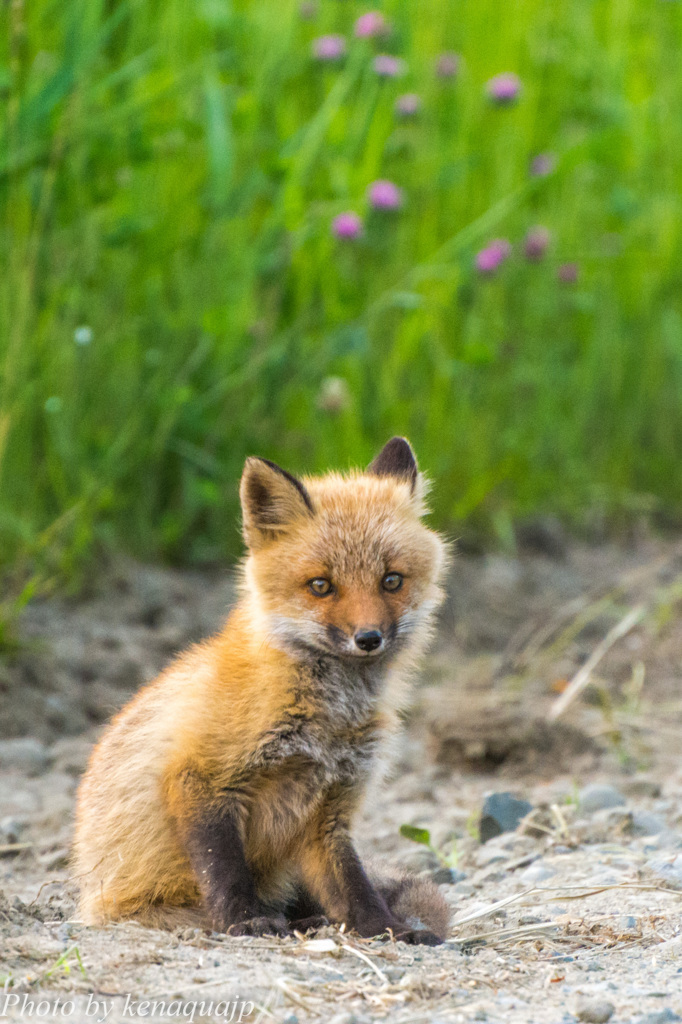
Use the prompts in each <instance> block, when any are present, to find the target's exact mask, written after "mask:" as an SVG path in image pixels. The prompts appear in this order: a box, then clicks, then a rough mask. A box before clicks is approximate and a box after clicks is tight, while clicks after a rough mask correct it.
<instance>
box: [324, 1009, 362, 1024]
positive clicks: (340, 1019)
mask: <svg viewBox="0 0 682 1024" xmlns="http://www.w3.org/2000/svg"><path fill="white" fill-rule="evenodd" d="M356 1021H357V1017H356V1016H355V1014H354V1013H350V1011H349V1010H342V1011H341V1013H337V1014H335V1015H334V1016H333V1017H332V1018H331V1020H330V1021H329V1024H356Z"/></svg>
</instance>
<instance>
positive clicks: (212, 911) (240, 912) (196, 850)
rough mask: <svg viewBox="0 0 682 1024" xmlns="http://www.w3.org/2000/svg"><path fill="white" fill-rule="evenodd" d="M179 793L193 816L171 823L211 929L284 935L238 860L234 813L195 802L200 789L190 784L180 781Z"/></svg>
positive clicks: (194, 782)
mask: <svg viewBox="0 0 682 1024" xmlns="http://www.w3.org/2000/svg"><path fill="white" fill-rule="evenodd" d="M182 787H183V790H184V794H185V798H184V799H183V800H181V801H180V802H181V806H182V807H183V808H185V807H187V808H194V813H192V812H191V811H190V812H189V813H187V812H185V813H183V814H182V815H180V816H176V820H177V822H178V826H179V831H180V838H181V840H182V843H183V845H184V847H185V849H186V851H187V854H188V856H189V860H190V863H191V865H192V869H193V871H194V874H195V876H196V879H197V883H198V886H199V890H200V892H201V894H202V897H203V899H204V903H205V905H206V909H207V911H208V914H209V917H210V919H211V922H212V924H213V928H214V929H215V930H216V931H223V932H227V934H228V935H282V936H284V935H288V934H289V929H288V927H287V923H286V921H285V919H284V917H282V916H276V917H274V916H272V915H271V912H269V911H268V908H266V907H265V906H264V905H263V904H262V903H261V901H260V900H259V898H258V894H257V892H256V885H255V882H254V879H253V876H252V874H251V871H250V869H249V866H248V864H247V862H246V858H245V856H244V846H243V843H242V838H241V834H240V831H239V824H238V822H239V817H238V811H237V807H236V806H235V805H234V804H233V803H228V804H225V805H222V806H216V804H215V802H213V803H211V802H209V800H207V799H204V800H201V799H197V790H201V788H202V786H201V783H200V782H199V781H198V780H196V779H195V778H192V777H189V776H187V777H185V779H184V780H183V783H182ZM188 791H189V792H188ZM190 794H191V796H190V799H187V797H188V796H189V795H190Z"/></svg>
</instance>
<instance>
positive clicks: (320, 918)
mask: <svg viewBox="0 0 682 1024" xmlns="http://www.w3.org/2000/svg"><path fill="white" fill-rule="evenodd" d="M284 914H285V916H286V919H287V921H288V922H289V927H290V928H291V929H292V930H293V929H295V930H296V931H297V932H307V931H310V930H316V929H318V928H324V926H325V925H326V924H329V921H328V919H327V918H326V917H325V913H324V908H323V906H322V904H321V903H320V901H319V900H316V899H315V897H314V896H312V895H311V894H310V893H309V892H308V890H307V889H306V888H304V887H303V886H299V888H298V891H297V892H296V895H295V896H294V898H293V899H291V900H290V901H289V902H288V903H287V905H286V907H285V909H284Z"/></svg>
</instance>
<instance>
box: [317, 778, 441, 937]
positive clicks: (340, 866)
mask: <svg viewBox="0 0 682 1024" xmlns="http://www.w3.org/2000/svg"><path fill="white" fill-rule="evenodd" d="M349 796H350V794H348V792H347V791H344V790H343V789H340V790H339V791H338V792H337V793H336V794H335V795H334V798H330V800H329V802H328V804H327V806H326V807H325V809H324V810H323V812H322V813H321V815H320V818H319V819H318V822H317V828H316V830H315V832H314V833H313V834H311V835H310V839H309V843H308V844H307V846H306V847H305V848H304V849H303V850H302V851H301V854H302V861H301V867H302V871H303V880H304V883H305V885H306V887H307V888H308V889H309V890H310V891H311V892H312V894H313V895H314V896H315V898H316V899H317V900H319V902H320V903H321V905H322V907H323V908H324V911H325V913H326V914H327V915H328V917H329V918H330V920H333V921H337V922H339V923H341V922H344V923H345V924H346V926H347V927H348V928H352V929H354V930H355V931H357V932H358V933H359V934H360V935H362V936H366V937H370V936H373V935H384V934H386V933H387V932H390V933H391V934H392V935H393V937H394V938H395V939H399V940H401V941H402V942H409V943H412V944H416V943H423V944H424V945H428V946H436V945H439V944H440V943H441V942H442V939H441V938H439V936H438V935H436V934H434V933H433V932H431V931H427V930H426V929H424V928H413V927H411V926H410V924H408V923H407V922H406V921H404V920H403V919H402V918H401V917H398V916H397V915H396V914H394V913H393V911H392V910H391V908H390V907H389V905H388V903H387V902H386V900H385V899H384V897H383V896H382V895H381V893H380V892H379V891H378V890H377V889H376V888H375V886H374V885H372V883H371V882H370V880H369V878H368V877H367V875H366V873H365V871H364V868H363V867H362V864H361V863H360V860H359V858H358V855H357V853H356V852H355V850H354V848H353V844H352V842H351V839H350V836H349V834H348V811H349V803H348V801H349Z"/></svg>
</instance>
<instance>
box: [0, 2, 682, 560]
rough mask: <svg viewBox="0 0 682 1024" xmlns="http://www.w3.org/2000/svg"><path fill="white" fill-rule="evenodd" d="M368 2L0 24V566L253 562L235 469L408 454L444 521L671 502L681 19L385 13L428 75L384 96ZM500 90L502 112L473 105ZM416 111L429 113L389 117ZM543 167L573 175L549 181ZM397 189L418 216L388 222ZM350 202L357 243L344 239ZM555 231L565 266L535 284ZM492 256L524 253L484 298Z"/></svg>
mask: <svg viewBox="0 0 682 1024" xmlns="http://www.w3.org/2000/svg"><path fill="white" fill-rule="evenodd" d="M368 6H371V5H368ZM366 9H367V7H366V6H365V5H364V4H360V3H358V2H357V0H343V2H341V0H319V7H318V13H317V17H316V19H315V20H314V21H306V20H304V19H302V18H301V17H300V16H299V12H298V3H293V2H291V0H258V2H255V0H252V2H245V0H232V2H230V0H195V2H192V3H188V2H187V0H163V2H161V0H146V2H143V0H68V3H64V2H60V0H32V2H31V3H29V2H28V0H13V2H12V3H9V4H4V5H3V6H2V8H1V10H0V47H1V48H2V49H1V50H0V103H1V105H2V113H3V123H2V134H1V136H0V207H1V209H2V223H1V225H0V251H1V253H2V275H1V280H0V326H1V330H0V560H2V562H3V563H4V564H5V565H9V564H12V562H13V561H14V563H15V564H16V560H17V559H19V558H26V557H29V558H31V559H38V560H44V561H46V562H47V564H48V565H49V566H50V567H52V568H56V569H58V570H59V571H70V570H71V569H72V568H73V567H74V566H76V565H78V564H82V560H83V559H84V558H86V557H87V556H88V554H89V553H90V552H91V551H92V550H93V547H94V546H96V545H105V546H114V547H124V548H126V549H128V550H131V551H133V552H135V553H137V554H140V555H142V556H144V557H148V558H154V557H170V558H173V559H177V560H195V559H205V558H215V557H221V556H225V555H228V556H229V555H233V554H234V553H235V552H236V551H237V550H238V547H239V539H238V532H237V527H236V519H235V516H236V511H237V506H236V485H237V480H238V477H239V473H240V470H241V466H242V462H243V459H244V457H245V455H247V454H249V453H257V454H262V455H265V456H268V457H270V458H274V459H276V460H278V461H281V462H282V463H283V464H285V465H286V466H287V467H288V468H289V469H291V470H293V471H316V470H322V469H324V468H326V467H329V466H341V467H344V466H347V465H349V464H357V463H363V462H364V461H368V460H369V459H370V458H371V456H372V454H373V452H374V451H375V450H376V448H377V447H378V446H379V445H380V444H381V443H383V441H385V440H386V438H387V437H389V436H390V435H391V434H393V433H404V434H407V435H408V436H409V437H410V438H411V440H412V441H413V443H414V445H415V447H416V450H417V453H418V455H419V457H420V460H421V463H422V465H423V466H424V467H425V468H426V469H427V470H428V472H429V473H430V475H431V476H432V477H433V478H434V479H435V481H436V486H435V488H434V492H433V503H434V508H435V512H436V517H437V520H438V522H440V523H441V524H445V525H447V526H448V527H450V528H452V529H455V530H456V529H459V528H460V526H461V524H462V523H464V522H469V523H470V524H472V525H473V526H474V527H475V528H476V529H484V530H488V531H493V533H496V534H497V535H498V536H499V537H501V538H504V537H506V536H508V535H509V533H510V524H511V523H512V521H513V519H514V518H516V517H519V516H524V515H527V514H530V513H533V512H537V511H549V512H553V513H558V514H560V515H562V516H564V517H566V518H567V519H569V520H572V521H573V522H580V520H581V517H583V516H584V515H585V514H586V511H589V512H590V514H593V513H594V512H595V510H596V511H597V512H598V513H599V514H600V515H602V516H606V517H607V518H610V519H614V520H617V519H618V518H619V517H621V518H622V517H627V516H630V515H641V514H642V512H645V513H647V512H649V511H651V510H655V509H661V510H665V509H674V508H675V507H676V506H678V505H679V502H680V499H681V498H682V474H681V473H680V472H679V454H680V451H681V450H682V288H681V285H682V273H681V269H680V268H681V267H682V244H681V238H680V191H681V189H682V102H681V101H682V66H681V65H680V59H679V55H680V52H682V5H680V4H677V3H674V2H665V0H611V2H608V3H607V2H606V0H574V2H572V3H556V2H553V0H516V2H512V3H509V4H501V3H499V2H498V0H457V2H455V0H419V2H418V3H407V2H406V0H402V2H398V0H392V2H391V0H387V2H385V3H384V4H383V6H382V10H383V11H384V13H385V14H386V15H387V17H388V18H389V19H390V20H391V22H392V24H393V33H392V35H391V36H390V38H389V39H388V40H387V41H385V42H383V43H382V44H381V46H382V48H385V49H387V50H389V51H390V52H394V53H396V54H399V55H400V56H402V57H403V58H404V59H405V61H406V62H407V65H408V73H407V74H406V76H405V77H404V78H403V79H402V80H400V81H384V82H382V81H379V80H378V79H377V77H376V75H375V74H374V73H373V71H372V68H371V56H372V53H373V52H374V51H375V50H376V48H377V46H376V44H374V43H372V42H371V41H365V40H357V41H356V40H354V39H353V38H352V25H353V22H354V19H355V18H356V17H357V16H358V14H360V13H362V12H363V11H364V10H366ZM324 32H343V33H344V34H346V35H347V36H348V37H349V52H348V56H347V58H346V59H345V61H343V62H342V63H340V64H338V65H334V66H321V65H319V64H316V63H315V62H314V61H313V60H311V58H310V44H311V41H312V39H313V38H314V37H315V36H317V35H319V34H322V33H324ZM443 50H455V51H457V52H459V53H461V54H462V57H463V66H462V69H461V72H460V74H459V75H458V76H457V78H456V79H454V80H448V81H443V80H439V79H438V78H437V77H436V75H435V74H434V62H435V60H436V58H437V56H438V54H439V53H441V52H442V51H443ZM501 71H514V72H516V73H517V74H518V75H519V76H520V78H521V80H522V83H523V92H522V95H521V97H520V99H519V101H518V102H517V103H516V104H514V105H512V106H507V107H495V106H493V105H492V104H491V103H490V102H488V101H487V100H486V98H485V95H484V86H485V82H486V81H487V79H488V78H489V77H491V76H492V75H494V74H496V73H498V72H501ZM404 91H416V92H418V93H419V94H420V95H421V97H422V100H423V108H422V112H421V114H420V116H419V117H418V118H415V119H413V120H409V121H407V120H399V119H397V118H396V116H395V114H394V101H395V98H396V96H397V95H398V94H399V93H401V92H404ZM541 151H551V152H553V153H555V154H557V158H558V162H557V167H556V170H555V172H554V173H553V174H551V175H550V176H548V177H545V178H532V177H531V176H529V174H528V166H529V160H530V158H531V157H532V156H533V155H535V154H536V153H538V152H541ZM376 178H390V179H392V180H393V181H395V182H396V183H397V184H399V185H400V186H401V188H403V189H404V193H405V200H406V201H405V206H404V208H403V209H402V210H401V211H400V212H397V213H394V214H384V215H381V214H379V213H378V212H370V211H368V210H367V201H366V188H367V186H368V184H369V183H370V182H371V181H372V180H374V179H376ZM343 210H355V211H357V212H358V213H360V214H362V215H363V216H364V217H365V234H364V237H363V238H362V240H360V241H358V242H356V243H345V244H343V243H339V242H337V241H336V240H335V239H334V238H333V237H332V234H331V232H330V223H331V220H332V219H333V217H334V216H335V215H336V214H337V213H339V212H341V211H343ZM538 223H539V224H545V225H547V227H548V228H549V229H550V230H551V232H552V244H551V247H550V251H549V253H548V255H547V258H546V259H545V260H544V261H543V262H541V263H540V264H530V263H528V262H527V261H526V260H524V258H523V254H522V239H523V236H524V234H525V232H526V231H527V230H528V228H529V227H531V226H532V225H534V224H538ZM498 236H502V237H507V238H509V239H510V240H511V242H512V243H513V244H514V254H513V256H512V257H511V258H510V259H509V260H508V261H507V262H506V263H505V264H504V266H503V267H502V268H501V269H500V271H499V272H498V273H497V274H496V275H495V276H494V277H493V278H491V279H482V278H481V277H480V276H477V274H476V272H475V269H474V265H473V261H474V257H475V253H476V251H477V250H478V249H479V248H480V247H482V246H483V245H485V244H486V243H487V242H488V241H490V239H491V238H494V237H498ZM564 261H576V262H577V263H578V264H579V267H580V276H579V280H578V282H577V283H576V284H575V285H562V284H561V283H559V282H558V281H557V267H558V265H559V264H560V263H561V262H564ZM83 326H86V327H88V328H89V329H90V330H91V332H92V340H91V341H90V343H89V344H85V345H79V344H77V343H76V342H75V340H74V332H75V331H76V330H77V328H78V327H83ZM329 376H338V377H342V378H343V379H344V380H345V382H346V384H347V391H348V400H347V403H346V404H345V407H344V408H343V409H341V410H340V411H337V412H335V413H334V412H330V411H325V410H324V409H323V408H320V402H319V396H320V389H321V388H323V387H324V383H323V382H324V381H325V379H326V378H328V377H329Z"/></svg>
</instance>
